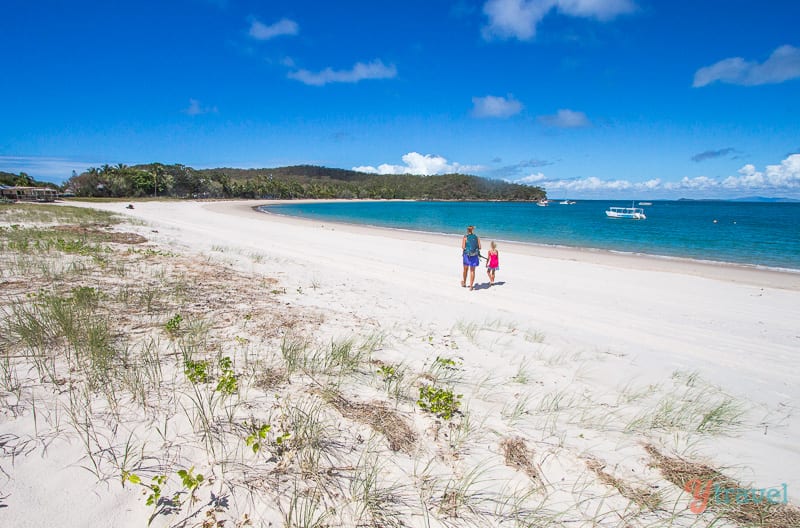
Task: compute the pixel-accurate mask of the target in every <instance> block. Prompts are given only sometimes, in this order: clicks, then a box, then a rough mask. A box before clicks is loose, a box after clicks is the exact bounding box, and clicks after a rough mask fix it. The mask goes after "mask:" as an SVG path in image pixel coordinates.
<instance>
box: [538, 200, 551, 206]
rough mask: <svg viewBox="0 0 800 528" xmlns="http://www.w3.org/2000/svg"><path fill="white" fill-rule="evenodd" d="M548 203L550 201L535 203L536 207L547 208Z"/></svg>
mask: <svg viewBox="0 0 800 528" xmlns="http://www.w3.org/2000/svg"><path fill="white" fill-rule="evenodd" d="M549 203H550V200H539V201H538V202H536V205H538V206H539V207H547V205H548V204H549Z"/></svg>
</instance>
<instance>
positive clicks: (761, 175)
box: [515, 154, 800, 197]
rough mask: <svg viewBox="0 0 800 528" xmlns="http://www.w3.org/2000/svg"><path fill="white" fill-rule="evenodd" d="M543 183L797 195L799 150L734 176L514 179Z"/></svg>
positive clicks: (646, 191)
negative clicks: (647, 178) (631, 179)
mask: <svg viewBox="0 0 800 528" xmlns="http://www.w3.org/2000/svg"><path fill="white" fill-rule="evenodd" d="M515 183H526V184H531V185H538V186H540V187H543V188H544V189H546V190H547V191H548V192H551V193H552V192H557V193H559V194H560V191H565V192H566V193H567V194H571V195H572V196H574V195H575V194H577V193H583V194H586V195H592V194H593V193H603V192H608V191H611V192H624V191H628V193H627V194H632V195H644V196H651V193H652V194H653V195H654V194H661V195H665V196H666V195H675V194H676V193H678V192H687V193H697V194H705V195H713V196H715V197H728V196H736V195H739V196H741V195H742V194H746V193H766V194H773V193H779V194H787V195H791V196H798V195H800V154H791V155H789V156H788V157H787V158H786V159H784V160H783V161H781V162H780V163H779V164H777V165H767V166H766V167H765V168H764V170H763V171H759V170H757V169H756V167H755V166H753V165H751V164H748V165H745V166H743V167H742V168H741V169H739V170H738V172H737V175H736V176H728V177H727V178H721V179H720V178H711V177H708V176H696V177H693V178H689V177H683V178H681V179H680V180H676V181H667V182H664V181H662V180H661V179H658V178H654V179H651V180H647V181H644V182H632V181H629V180H624V179H617V180H602V179H600V178H596V177H589V178H577V179H567V180H553V179H548V178H546V177H545V176H544V175H543V174H542V173H541V172H540V173H536V174H531V175H530V176H526V177H524V178H520V179H517V180H515Z"/></svg>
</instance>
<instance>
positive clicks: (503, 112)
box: [472, 95, 522, 117]
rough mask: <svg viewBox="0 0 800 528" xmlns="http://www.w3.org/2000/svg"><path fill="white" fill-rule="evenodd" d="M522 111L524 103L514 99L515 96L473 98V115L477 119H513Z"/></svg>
mask: <svg viewBox="0 0 800 528" xmlns="http://www.w3.org/2000/svg"><path fill="white" fill-rule="evenodd" d="M521 111H522V103H520V102H519V101H517V100H516V99H514V96H513V95H509V96H508V97H498V96H494V95H487V96H486V97H473V98H472V115H473V116H475V117H511V116H513V115H516V114H518V113H520V112H521Z"/></svg>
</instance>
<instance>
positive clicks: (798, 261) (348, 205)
mask: <svg viewBox="0 0 800 528" xmlns="http://www.w3.org/2000/svg"><path fill="white" fill-rule="evenodd" d="M630 205H631V202H624V201H599V200H584V201H578V202H577V203H576V204H574V205H560V204H559V203H558V202H551V203H550V205H549V206H548V207H539V206H537V205H536V204H534V203H518V202H357V201H354V202H340V203H309V204H295V203H287V204H281V205H276V206H267V207H264V208H263V209H265V210H267V211H270V212H273V213H277V214H284V215H291V216H302V217H306V218H313V219H316V220H320V221H328V222H344V223H351V224H367V225H374V226H381V227H390V228H397V229H408V230H414V231H428V232H435V233H447V234H461V233H463V232H464V228H465V226H467V225H475V226H476V233H477V234H478V235H479V236H481V238H483V239H484V240H491V239H494V240H498V241H501V240H511V241H515V242H523V243H534V244H548V245H557V246H571V247H584V248H596V249H605V250H612V251H620V252H630V253H644V254H649V255H660V256H667V257H683V258H692V259H699V260H712V261H720V262H733V263H738V264H749V265H756V266H766V267H774V268H787V269H792V270H800V203H743V202H723V201H702V202H701V201H656V202H653V205H651V206H643V208H644V210H645V212H646V214H647V220H621V219H610V218H606V216H605V214H604V211H605V210H606V209H607V208H608V207H610V206H621V207H629V206H630ZM637 207H638V205H637ZM715 220H716V222H715Z"/></svg>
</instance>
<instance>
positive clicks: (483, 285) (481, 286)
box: [472, 281, 505, 290]
mask: <svg viewBox="0 0 800 528" xmlns="http://www.w3.org/2000/svg"><path fill="white" fill-rule="evenodd" d="M503 284H505V282H503V281H497V282H495V283H494V284H491V285H490V284H489V283H488V282H482V283H481V284H476V285H475V286H473V288H472V289H473V290H488V289H489V288H495V287H497V286H502V285H503Z"/></svg>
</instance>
